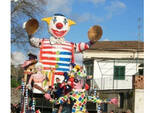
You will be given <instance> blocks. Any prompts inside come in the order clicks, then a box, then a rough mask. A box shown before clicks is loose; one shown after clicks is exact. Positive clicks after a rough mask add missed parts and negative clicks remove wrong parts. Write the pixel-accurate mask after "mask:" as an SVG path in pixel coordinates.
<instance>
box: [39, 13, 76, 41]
mask: <svg viewBox="0 0 150 113" xmlns="http://www.w3.org/2000/svg"><path fill="white" fill-rule="evenodd" d="M42 20H43V21H46V22H47V23H48V31H49V32H50V34H51V35H52V36H54V37H55V38H62V37H64V36H65V35H66V34H67V33H68V31H69V30H70V26H71V25H73V24H75V22H74V21H72V20H70V19H67V18H66V17H65V16H63V15H61V14H55V15H54V16H53V17H48V18H43V19H42Z"/></svg>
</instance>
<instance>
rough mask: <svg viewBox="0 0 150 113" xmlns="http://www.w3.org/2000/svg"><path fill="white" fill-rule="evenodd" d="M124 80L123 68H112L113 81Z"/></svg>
mask: <svg viewBox="0 0 150 113" xmlns="http://www.w3.org/2000/svg"><path fill="white" fill-rule="evenodd" d="M124 79H125V66H114V80H124Z"/></svg>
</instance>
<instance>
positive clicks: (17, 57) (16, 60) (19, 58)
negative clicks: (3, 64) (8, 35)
mask: <svg viewBox="0 0 150 113" xmlns="http://www.w3.org/2000/svg"><path fill="white" fill-rule="evenodd" d="M25 59H26V57H25V55H24V54H23V53H22V52H18V51H15V52H13V53H12V54H11V64H13V65H19V64H23V63H24V61H25Z"/></svg>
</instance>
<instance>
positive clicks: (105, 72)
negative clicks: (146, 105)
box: [83, 41, 144, 113]
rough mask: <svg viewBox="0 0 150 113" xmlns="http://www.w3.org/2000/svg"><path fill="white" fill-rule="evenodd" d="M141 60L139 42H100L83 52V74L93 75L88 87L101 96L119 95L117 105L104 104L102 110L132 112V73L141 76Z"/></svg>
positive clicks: (133, 93)
mask: <svg viewBox="0 0 150 113" xmlns="http://www.w3.org/2000/svg"><path fill="white" fill-rule="evenodd" d="M143 62H144V43H143V42H141V41H100V42H97V43H95V44H94V45H92V47H91V48H90V49H88V50H86V51H84V52H83V63H84V66H85V68H86V70H87V74H88V75H93V80H92V81H90V83H89V84H90V86H91V88H93V89H95V88H96V89H97V90H98V92H99V95H100V97H102V98H103V97H104V98H112V97H118V98H119V105H118V106H117V107H114V106H112V105H104V106H105V107H104V108H105V109H104V112H106V113H107V112H109V111H110V110H114V111H116V112H122V111H126V110H127V109H130V110H131V111H132V112H134V111H135V109H134V108H135V107H134V106H135V105H134V103H135V98H134V95H135V90H134V87H133V86H134V83H133V81H134V80H133V79H134V76H135V75H143V67H144V66H143V65H144V63H143ZM136 113H138V112H136Z"/></svg>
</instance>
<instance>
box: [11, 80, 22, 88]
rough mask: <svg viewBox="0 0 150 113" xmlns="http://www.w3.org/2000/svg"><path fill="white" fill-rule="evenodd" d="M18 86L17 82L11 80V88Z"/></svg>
mask: <svg viewBox="0 0 150 113" xmlns="http://www.w3.org/2000/svg"><path fill="white" fill-rule="evenodd" d="M19 85H20V83H19V81H17V80H15V79H11V88H15V87H18V86H19Z"/></svg>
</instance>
